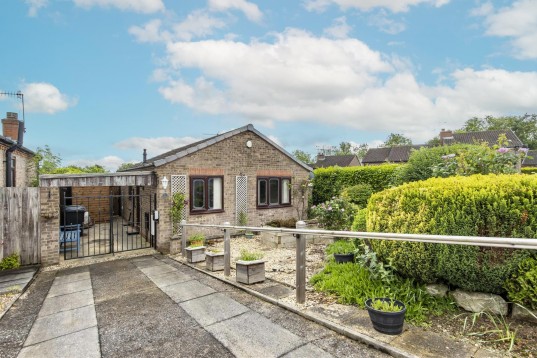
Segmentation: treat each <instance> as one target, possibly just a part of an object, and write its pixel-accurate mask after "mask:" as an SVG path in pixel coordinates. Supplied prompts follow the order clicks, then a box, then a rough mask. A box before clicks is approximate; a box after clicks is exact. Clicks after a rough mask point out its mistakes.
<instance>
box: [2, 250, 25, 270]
mask: <svg viewBox="0 0 537 358" xmlns="http://www.w3.org/2000/svg"><path fill="white" fill-rule="evenodd" d="M20 265H21V260H20V256H19V254H18V253H17V252H14V253H12V254H11V255H9V256H6V257H4V258H3V259H2V261H0V271H1V270H11V269H16V268H19V267H20Z"/></svg>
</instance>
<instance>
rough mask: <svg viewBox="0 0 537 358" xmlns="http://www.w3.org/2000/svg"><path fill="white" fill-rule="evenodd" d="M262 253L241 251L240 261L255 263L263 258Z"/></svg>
mask: <svg viewBox="0 0 537 358" xmlns="http://www.w3.org/2000/svg"><path fill="white" fill-rule="evenodd" d="M263 256H264V255H263V253H262V252H256V251H248V250H244V249H243V250H241V254H240V256H239V260H240V261H256V260H261V259H262V258H263Z"/></svg>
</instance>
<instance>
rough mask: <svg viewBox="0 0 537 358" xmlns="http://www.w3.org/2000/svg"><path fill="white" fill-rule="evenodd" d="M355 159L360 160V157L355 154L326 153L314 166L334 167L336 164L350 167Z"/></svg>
mask: <svg viewBox="0 0 537 358" xmlns="http://www.w3.org/2000/svg"><path fill="white" fill-rule="evenodd" d="M354 159H356V160H357V161H358V158H357V157H356V155H354V154H350V155H325V157H324V159H323V160H317V162H316V163H315V164H313V167H314V168H327V167H334V166H339V167H348V166H349V165H350V164H351V163H352V161H353V160H354ZM358 162H359V161H358Z"/></svg>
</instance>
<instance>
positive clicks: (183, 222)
mask: <svg viewBox="0 0 537 358" xmlns="http://www.w3.org/2000/svg"><path fill="white" fill-rule="evenodd" d="M185 225H186V220H181V255H182V256H183V257H186V226H185Z"/></svg>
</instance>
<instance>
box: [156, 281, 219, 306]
mask: <svg viewBox="0 0 537 358" xmlns="http://www.w3.org/2000/svg"><path fill="white" fill-rule="evenodd" d="M162 291H163V292H164V293H166V294H167V295H168V296H169V297H170V298H171V299H172V300H174V301H175V302H176V303H180V302H184V301H188V300H191V299H193V298H198V297H201V296H206V295H209V294H211V293H215V292H216V291H215V290H214V289H212V288H211V287H209V286H206V285H204V284H202V283H199V282H198V281H194V280H192V281H186V282H182V283H177V284H175V285H170V286H165V287H163V288H162Z"/></svg>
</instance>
